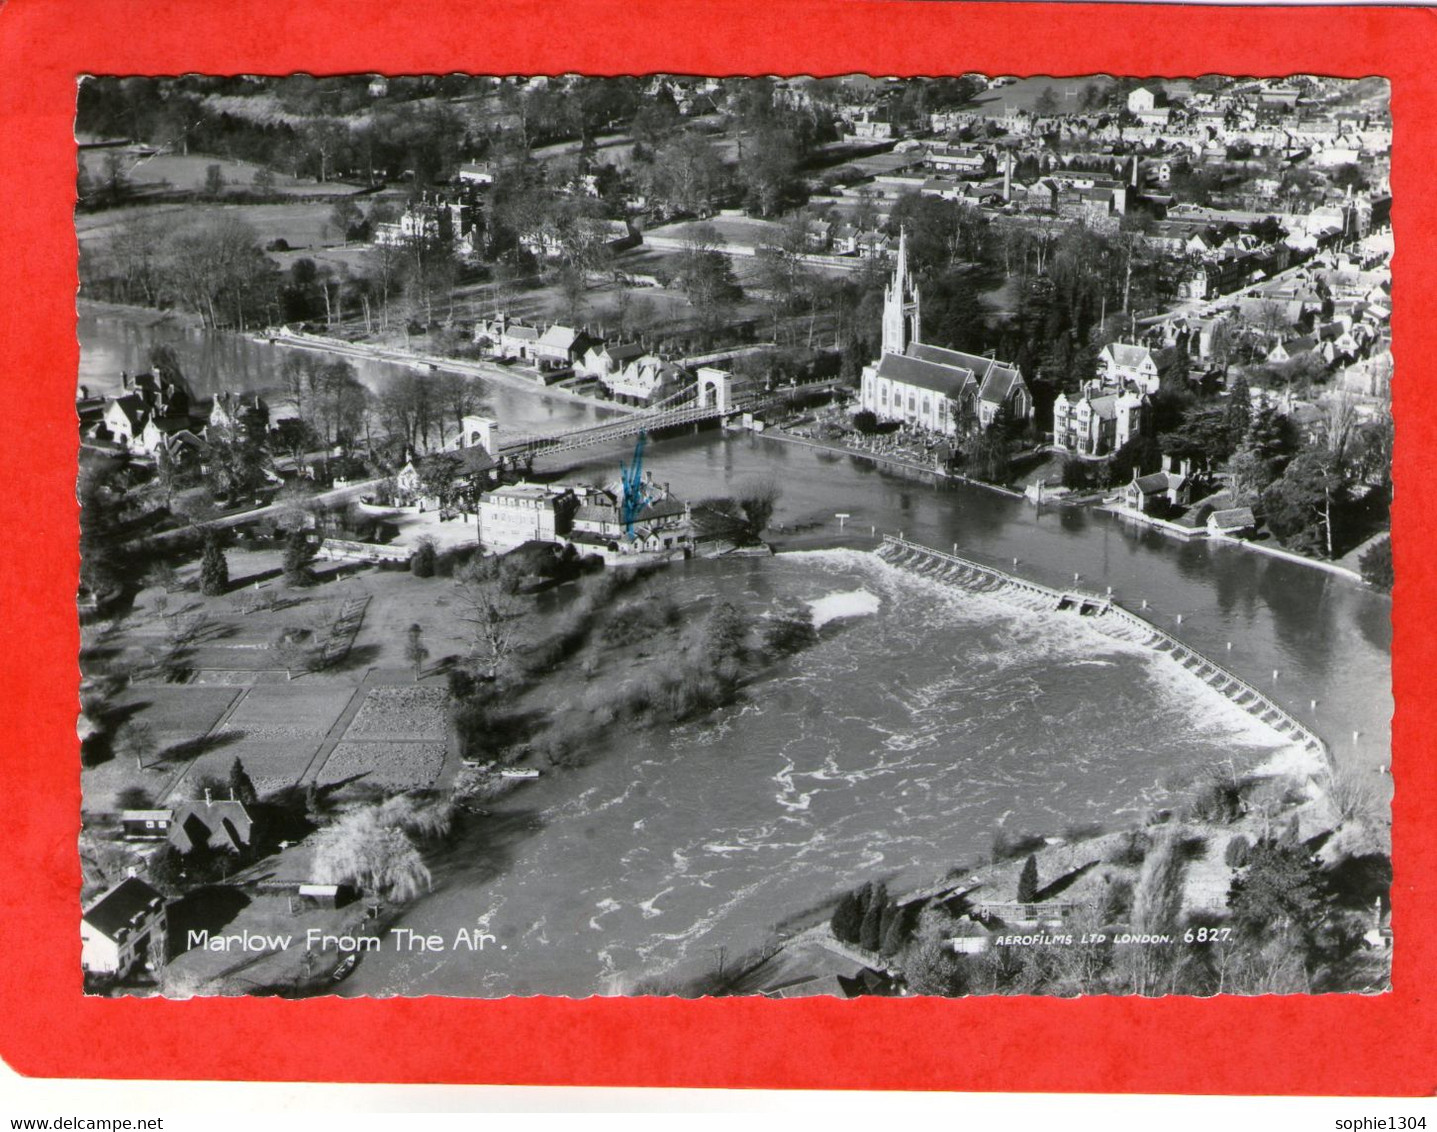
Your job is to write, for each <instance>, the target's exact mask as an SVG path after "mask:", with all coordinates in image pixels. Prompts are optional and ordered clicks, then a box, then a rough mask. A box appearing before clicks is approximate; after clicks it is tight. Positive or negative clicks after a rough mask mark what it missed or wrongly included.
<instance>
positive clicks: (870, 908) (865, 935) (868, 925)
mask: <svg viewBox="0 0 1437 1132" xmlns="http://www.w3.org/2000/svg"><path fill="white" fill-rule="evenodd" d="M868 892H869V896H868V903H867V905H866V906H865V907H864V909H863V921H862V923H861V925H860V926H859V929H858V946H859V947H861V948H863V949H864V950H865V951H877V950H878V947H879V945H880V944H881V943H882V942H883V910H884V908H886V907H887V906H888V888H887V886H886V885H884V884H882V883H881V882H880V883H879V884H876V885H874V886H873V887H872V888H871V889H869V890H868Z"/></svg>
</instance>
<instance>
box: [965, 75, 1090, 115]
mask: <svg viewBox="0 0 1437 1132" xmlns="http://www.w3.org/2000/svg"><path fill="white" fill-rule="evenodd" d="M1112 85H1113V80H1112V79H1110V78H1108V77H1107V76H1105V75H1097V76H1092V77H1087V78H1076V79H1072V78H1069V79H1060V78H1053V77H1052V76H1050V75H1035V76H1034V77H1033V78H1030V79H1019V80H1018V81H1017V82H1014V83H1010V84H1008V85H1007V86H1002V87H998V88H997V89H996V90H985V91H984V92H983V93H982V94H980V95H979V96H978V97H977V98H975V99H974V100H973V101H974V103H975V104H976V105H977V107H978V109H979V111H980V112H982V113H983V114H986V115H988V116H990V117H998V116H1001V115H1003V114H1006V113H1007V112H1008V111H1009V110H1028V111H1031V110H1032V109H1033V107H1034V106H1035V105H1037V102H1038V99H1040V98H1042V97H1043V91H1045V90H1047V89H1048V88H1049V87H1051V88H1052V90H1053V97H1054V98H1056V99H1057V100H1058V110H1059V112H1060V113H1070V114H1071V113H1073V112H1075V111H1077V110H1081V109H1082V103H1083V91H1085V90H1086V89H1087V88H1088V87H1090V86H1097V87H1098V88H1099V89H1101V90H1104V91H1106V90H1107V89H1108V88H1109V87H1111V86H1112ZM1070 95H1071V97H1069V96H1070Z"/></svg>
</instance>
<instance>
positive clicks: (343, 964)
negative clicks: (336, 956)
mask: <svg viewBox="0 0 1437 1132" xmlns="http://www.w3.org/2000/svg"><path fill="white" fill-rule="evenodd" d="M357 966H359V956H358V955H356V954H354V952H350V953H349V954H348V955H346V956H345V957H344V958H343V959H341V960H340V961H339V966H338V967H336V968H335V969H334V970H333V971H331V972H330V973H329V981H330V982H331V983H338V982H341V981H343V980H344V979H347V978H348V977H349V976H350V975H351V974H352V973H353V972H354V969H355V967H357Z"/></svg>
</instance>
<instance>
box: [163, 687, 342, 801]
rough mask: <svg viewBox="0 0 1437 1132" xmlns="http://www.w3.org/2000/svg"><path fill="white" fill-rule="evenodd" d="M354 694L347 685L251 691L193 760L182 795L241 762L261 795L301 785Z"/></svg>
mask: <svg viewBox="0 0 1437 1132" xmlns="http://www.w3.org/2000/svg"><path fill="white" fill-rule="evenodd" d="M352 694H353V689H351V688H349V687H345V686H333V685H330V686H320V687H313V686H305V685H297V686H292V685H288V684H281V685H262V686H259V687H255V688H251V689H250V690H249V691H248V692H246V693H245V695H244V699H242V700H241V701H240V702H239V704H238V705H237V706H236V708H235V710H234V712H233V714H231V715H230V717H229V719H228V720H226V721H225V726H224V727H223V728H222V729H221V730H220V731H218V732H216V733H215V735H214V736H212V737H211V740H210V742H209V743H208V744H206V749H205V750H204V751H203V752H202V753H201V754H200V755H199V756H198V757H197V758H195V759H194V761H193V762H192V763H191V764H190V767H189V769H188V770H187V771H186V772H185V775H184V778H183V780H182V781H180V782H179V783H178V784H177V793H178V794H179V795H180V796H183V795H185V794H186V793H188V792H190V791H191V790H193V789H195V788H196V785H197V784H198V783H199V781H200V780H201V779H203V778H204V777H206V776H210V777H217V778H223V777H225V776H226V775H227V774H228V773H229V768H230V765H231V764H232V763H233V762H234V760H235V759H236V758H238V759H240V760H241V761H243V763H244V765H245V770H246V771H247V772H248V773H249V776H250V779H251V780H252V781H253V782H254V784H255V788H256V789H257V790H258V791H259V792H260V793H261V794H267V793H270V792H272V791H275V790H279V789H282V788H284V787H286V786H290V785H292V784H293V783H295V782H297V781H298V780H299V778H300V776H301V775H303V773H304V771H305V769H306V768H307V767H308V766H309V762H310V760H311V759H312V758H314V754H315V752H316V751H318V750H319V745H320V743H322V742H323V741H324V736H325V734H326V732H328V731H329V729H330V728H331V727H332V726H333V725H334V723H335V721H336V720H338V719H339V715H340V713H341V712H342V711H343V710H344V707H345V705H346V704H347V703H348V702H349V699H350V696H351V695H352Z"/></svg>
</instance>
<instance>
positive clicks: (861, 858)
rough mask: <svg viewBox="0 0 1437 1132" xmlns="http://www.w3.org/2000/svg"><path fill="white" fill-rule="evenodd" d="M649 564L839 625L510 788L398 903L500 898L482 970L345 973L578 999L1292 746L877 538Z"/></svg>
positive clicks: (471, 911) (700, 592)
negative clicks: (743, 684)
mask: <svg viewBox="0 0 1437 1132" xmlns="http://www.w3.org/2000/svg"><path fill="white" fill-rule="evenodd" d="M658 584H668V585H669V586H670V587H671V588H669V589H668V591H667V592H669V593H672V594H675V595H680V599H681V600H682V601H683V602H684V603H685V605H686V608H691V609H692V611H693V614H694V615H695V616H698V615H701V612H702V611H703V610H704V609H707V608H709V607H711V605H712V603H713V602H714V601H717V600H727V601H732V602H734V603H735V604H738V605H740V606H741V607H742V608H743V609H745V610H746V611H747V612H748V613H749V614H750V615H751V616H752V617H754V618H755V619H757V618H759V617H761V616H762V615H763V614H764V613H765V612H766V611H767V610H769V609H771V608H773V607H774V605H775V604H785V603H787V604H792V603H795V602H798V603H807V604H809V606H810V607H811V608H814V609H815V621H820V622H821V623H822V624H825V625H826V626H827V630H826V632H825V633H824V634H823V637H822V639H821V640H820V641H819V642H818V643H817V644H816V645H814V646H813V647H812V648H810V649H808V650H806V651H804V652H802V653H800V654H798V655H797V656H794V657H792V658H789V659H788V660H786V661H784V662H783V664H782V665H781V666H780V667H779V668H778V669H776V670H775V671H773V672H771V673H770V674H769V675H768V676H767V677H766V678H765V679H764V680H762V681H760V682H759V683H758V684H756V685H755V686H754V687H753V689H752V690H751V692H750V694H749V697H748V699H747V700H746V701H745V702H743V703H741V704H737V705H734V706H733V707H731V708H728V709H724V710H723V711H721V712H718V713H715V714H714V715H713V716H712V717H710V718H708V719H704V720H700V721H695V722H691V723H688V724H685V725H683V726H681V727H677V728H672V729H665V728H653V729H647V730H642V731H638V732H635V733H632V734H610V735H609V736H607V737H605V739H604V740H603V741H602V742H601V743H599V744H598V745H597V746H596V749H595V751H594V762H593V763H592V764H591V765H589V766H586V767H583V768H580V769H578V770H573V771H565V772H563V773H556V774H553V775H546V776H545V777H544V778H543V779H541V780H539V781H538V782H537V783H535V784H534V785H533V786H531V787H526V789H525V790H523V791H520V792H518V793H516V794H515V795H513V796H512V799H509V800H506V802H505V803H504V805H505V806H506V807H507V808H508V810H509V812H512V813H513V814H514V815H516V817H517V816H521V815H522V816H523V818H524V824H523V827H522V830H521V831H519V832H516V833H514V834H513V835H512V836H509V837H507V838H505V839H503V842H502V844H501V845H500V846H499V847H498V848H497V849H489V850H486V851H485V852H487V853H488V854H489V856H484V854H483V853H476V854H475V856H474V859H473V860H472V861H470V862H469V863H468V864H466V866H465V867H466V869H472V870H474V871H473V874H472V876H471V875H470V874H469V873H467V872H461V873H460V874H459V875H457V876H456V877H455V878H454V879H452V880H450V881H448V882H447V883H446V884H445V885H444V886H442V888H441V891H439V892H437V893H436V894H435V895H434V896H433V897H430V898H429V899H427V900H425V901H423V902H421V903H420V904H419V905H417V906H416V907H415V908H414V909H413V910H412V911H411V912H410V913H409V914H408V915H407V917H406V921H405V922H406V923H407V924H409V925H410V926H413V927H415V928H416V930H421V931H424V932H441V933H443V932H446V931H451V930H452V927H451V925H453V924H454V923H458V922H463V923H472V922H473V920H474V918H475V916H476V915H478V914H480V913H481V912H485V911H487V912H488V913H489V921H488V922H489V923H490V924H491V925H492V926H491V928H490V930H491V931H493V932H494V933H495V934H496V935H497V936H498V937H499V938H500V939H501V940H504V941H506V942H509V943H510V944H511V946H509V947H508V949H507V950H505V951H501V952H497V953H495V952H486V954H485V957H484V961H483V963H482V965H479V966H477V967H476V965H475V963H474V962H473V961H472V960H468V961H466V960H465V959H464V958H463V957H462V956H452V957H450V958H447V959H446V960H445V961H444V962H443V963H442V964H440V965H439V966H438V967H430V966H427V965H426V966H425V967H424V968H423V969H421V968H419V967H418V966H417V965H406V964H404V963H402V961H400V960H398V959H397V958H392V957H390V956H388V955H371V956H366V958H365V961H364V963H363V964H361V967H360V970H358V971H356V973H355V975H354V976H353V977H352V979H351V980H350V981H349V983H347V984H346V987H345V993H367V994H393V993H400V994H427V993H438V994H459V995H483V996H502V995H508V994H521V995H523V994H542V993H548V994H562V995H575V996H583V995H588V994H606V993H615V991H616V989H617V990H629V989H632V988H633V987H635V986H638V985H640V984H642V983H643V982H644V981H645V980H647V979H652V978H654V977H656V976H657V977H662V978H667V979H670V980H676V979H682V978H684V977H686V976H692V975H695V974H699V973H702V972H703V971H705V970H708V969H709V968H710V967H711V966H712V964H713V962H714V961H715V960H714V956H715V954H716V950H717V949H718V948H720V947H722V948H723V949H724V950H725V953H726V954H727V955H728V956H730V957H737V956H739V955H742V954H743V953H744V952H745V951H747V950H750V949H752V948H756V947H758V946H759V945H761V944H762V943H763V942H764V941H765V939H766V938H768V936H769V934H770V933H771V931H772V930H773V928H774V926H775V925H777V924H780V923H781V922H783V921H785V920H786V919H788V918H789V917H792V916H794V915H796V914H798V913H801V912H802V911H803V910H804V909H807V908H811V907H813V906H815V905H817V904H819V903H821V902H822V901H823V900H825V899H827V898H828V897H830V896H831V895H833V894H834V893H837V892H840V891H842V890H844V889H847V888H850V887H853V886H855V885H857V884H861V883H862V882H864V881H867V880H875V881H876V880H884V881H886V882H888V883H889V885H890V887H891V888H894V889H901V888H902V887H904V886H917V885H919V884H925V883H928V882H930V881H931V880H932V879H933V878H934V877H936V876H941V875H943V874H944V873H945V872H947V871H948V870H949V869H951V868H954V867H957V866H959V865H963V864H965V863H971V862H973V861H975V860H976V859H977V858H979V857H980V856H982V855H983V854H984V853H986V852H987V850H988V848H989V846H990V845H991V841H992V838H993V835H994V833H995V832H996V831H997V830H998V829H1000V828H1001V829H1004V830H1007V831H1009V832H1018V833H1036V834H1040V835H1047V836H1060V835H1062V833H1063V832H1064V830H1065V829H1067V828H1068V827H1069V826H1073V825H1077V824H1083V823H1089V822H1099V823H1106V824H1108V825H1109V826H1110V827H1114V828H1119V827H1122V826H1124V825H1126V824H1128V823H1130V822H1132V821H1134V820H1141V819H1142V817H1143V816H1144V815H1145V814H1146V813H1147V812H1148V811H1150V810H1151V809H1152V808H1154V807H1156V806H1159V805H1162V804H1166V803H1167V802H1168V801H1169V799H1170V792H1169V788H1168V786H1167V785H1166V784H1167V783H1170V782H1172V781H1173V780H1175V779H1179V778H1183V779H1187V780H1189V781H1190V780H1191V779H1192V778H1194V777H1196V776H1197V775H1198V774H1200V773H1202V771H1203V769H1204V768H1205V767H1208V766H1212V765H1217V764H1219V763H1221V764H1223V765H1227V763H1228V762H1229V760H1231V761H1232V763H1233V764H1234V765H1235V766H1236V767H1237V769H1239V770H1246V769H1250V768H1252V767H1255V766H1257V765H1259V764H1261V763H1262V762H1264V761H1265V760H1268V759H1271V758H1273V757H1274V755H1275V754H1277V753H1278V751H1279V750H1280V749H1281V748H1283V747H1284V746H1285V745H1286V744H1285V742H1284V741H1283V740H1282V739H1281V738H1280V737H1278V736H1276V734H1275V733H1273V732H1271V731H1270V730H1269V729H1267V728H1265V727H1263V726H1262V725H1261V724H1259V723H1257V721H1255V720H1254V719H1253V718H1252V717H1251V716H1250V715H1248V714H1247V713H1246V712H1243V711H1241V710H1240V709H1238V708H1236V707H1235V706H1234V705H1233V704H1231V702H1229V701H1228V700H1227V699H1225V698H1224V697H1222V696H1219V695H1218V694H1217V693H1215V692H1213V691H1212V690H1211V689H1210V688H1208V687H1207V686H1206V685H1205V684H1203V683H1202V682H1201V681H1198V680H1195V679H1193V678H1192V677H1191V676H1189V675H1187V674H1186V673H1185V672H1183V671H1182V670H1181V669H1180V667H1179V666H1178V665H1176V664H1175V663H1173V662H1172V661H1170V660H1168V659H1167V658H1166V657H1162V656H1158V655H1156V654H1154V653H1153V652H1151V651H1150V650H1147V649H1144V648H1142V647H1140V646H1138V645H1135V644H1132V643H1128V642H1119V641H1115V640H1113V639H1111V638H1109V637H1106V636H1104V635H1103V634H1100V633H1097V632H1095V631H1093V630H1091V629H1090V628H1088V627H1087V626H1086V625H1084V624H1083V623H1082V622H1080V621H1079V620H1077V619H1076V618H1073V617H1070V616H1066V615H1063V614H1052V613H1031V612H1026V611H1019V610H1015V609H1014V608H1012V607H1011V606H1008V605H1006V604H1005V603H1003V602H1002V601H1001V600H998V599H996V598H993V597H990V596H985V595H974V594H971V593H967V592H965V591H962V590H957V589H955V588H953V587H951V586H947V585H944V584H942V583H939V582H935V581H931V580H928V579H924V578H921V577H916V576H914V575H911V574H908V573H907V572H905V571H903V570H901V569H898V568H896V567H893V566H891V565H889V564H887V563H885V562H882V561H881V560H879V559H877V558H876V557H874V556H873V555H869V554H863V553H859V552H853V551H823V552H810V553H805V554H791V555H781V556H778V557H776V558H772V559H765V560H759V559H752V560H747V561H745V562H734V563H724V564H719V563H707V564H697V566H696V568H695V567H694V566H690V567H688V568H685V569H684V571H683V572H682V573H679V572H675V573H673V574H671V575H665V576H663V577H662V578H661V579H660V580H659V582H658ZM875 612H881V615H880V616H873V614H874V613H875ZM498 810H499V807H496V813H497V812H498ZM499 816H500V817H501V818H502V817H503V815H502V814H500V815H499ZM466 861H469V858H466ZM491 861H492V865H491Z"/></svg>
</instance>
